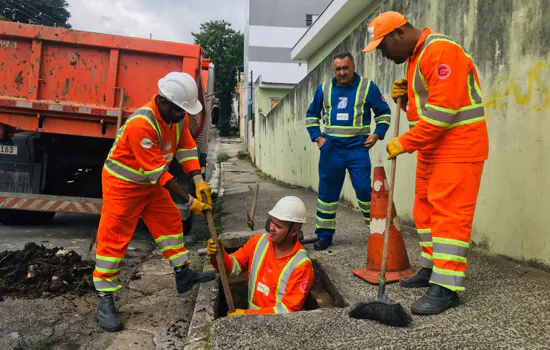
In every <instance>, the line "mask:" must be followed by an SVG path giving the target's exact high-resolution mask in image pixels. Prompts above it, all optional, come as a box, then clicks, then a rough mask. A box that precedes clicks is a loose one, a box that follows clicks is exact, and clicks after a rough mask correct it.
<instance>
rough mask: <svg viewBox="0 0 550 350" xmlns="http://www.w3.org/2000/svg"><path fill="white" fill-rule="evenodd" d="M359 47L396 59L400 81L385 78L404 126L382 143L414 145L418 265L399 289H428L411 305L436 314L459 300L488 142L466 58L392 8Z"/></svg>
mask: <svg viewBox="0 0 550 350" xmlns="http://www.w3.org/2000/svg"><path fill="white" fill-rule="evenodd" d="M368 30H369V33H370V34H371V35H372V39H371V41H370V43H369V44H368V45H367V47H365V50H364V51H372V50H374V49H378V50H379V51H380V52H381V53H382V55H383V56H384V57H385V58H387V59H389V60H392V61H393V62H395V63H396V64H401V63H405V62H407V79H403V80H398V81H396V82H395V83H394V84H393V88H392V98H393V99H394V100H396V99H397V98H399V97H402V98H403V100H404V101H405V103H406V102H407V101H408V105H407V106H405V104H402V106H401V107H402V108H403V109H404V110H406V112H407V119H408V121H409V126H410V130H409V131H408V132H406V133H404V134H403V135H401V136H400V137H396V138H394V139H392V140H391V141H389V143H388V145H387V151H388V153H389V159H392V158H394V157H396V156H398V155H399V154H402V153H404V152H407V153H412V152H415V151H417V152H418V153H417V159H418V161H417V168H416V193H415V200H414V210H413V216H414V221H415V224H416V228H417V230H418V234H419V236H420V248H421V250H422V254H421V265H422V269H421V270H420V271H419V272H418V273H417V274H416V275H414V276H411V277H408V278H404V279H402V280H401V281H400V284H401V286H402V287H405V288H419V287H429V289H428V291H427V292H426V294H425V295H424V296H422V297H421V298H420V299H419V300H418V301H416V302H415V303H414V304H413V305H412V311H413V313H416V314H438V313H441V312H443V311H445V310H446V309H448V308H450V307H454V306H457V305H458V304H459V303H460V299H459V297H458V294H457V292H460V291H464V278H465V271H466V267H467V254H468V250H469V247H470V235H471V231H472V221H473V217H474V211H475V207H476V201H477V196H478V192H479V186H480V181H481V174H482V171H483V165H484V162H485V160H486V159H487V158H488V153H489V146H488V145H489V141H488V133H487V124H486V121H485V114H484V108H483V103H482V95H481V88H480V85H479V77H478V73H477V70H476V67H475V65H474V62H473V58H472V56H471V55H470V53H468V51H466V49H464V48H463V47H462V46H461V45H460V44H459V43H457V42H456V41H455V40H454V39H452V38H450V37H448V36H445V35H442V34H439V33H436V32H432V31H431V30H430V28H428V27H426V28H424V29H422V30H420V29H417V28H415V27H413V26H412V25H411V24H410V23H409V22H408V21H407V19H406V18H405V17H404V16H403V15H402V14H400V13H397V12H385V13H382V14H380V15H379V16H378V17H376V18H375V19H374V20H373V21H372V22H371V23H370V24H369V28H368Z"/></svg>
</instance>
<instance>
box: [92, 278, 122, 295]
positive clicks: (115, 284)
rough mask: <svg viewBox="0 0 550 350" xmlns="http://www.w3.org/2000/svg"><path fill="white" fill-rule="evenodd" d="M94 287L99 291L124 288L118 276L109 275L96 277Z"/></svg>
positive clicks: (113, 290) (112, 290)
mask: <svg viewBox="0 0 550 350" xmlns="http://www.w3.org/2000/svg"><path fill="white" fill-rule="evenodd" d="M93 281H94V287H95V289H96V291H98V292H115V291H117V290H119V289H120V288H122V286H121V285H120V283H119V281H118V276H113V277H109V278H106V279H103V278H99V277H94V278H93Z"/></svg>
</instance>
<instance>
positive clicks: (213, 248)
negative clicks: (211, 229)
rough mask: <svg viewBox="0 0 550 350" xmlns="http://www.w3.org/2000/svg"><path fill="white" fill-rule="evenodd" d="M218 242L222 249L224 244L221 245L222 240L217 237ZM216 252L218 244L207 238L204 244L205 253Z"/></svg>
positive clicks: (211, 253)
mask: <svg viewBox="0 0 550 350" xmlns="http://www.w3.org/2000/svg"><path fill="white" fill-rule="evenodd" d="M218 244H219V245H220V249H221V250H222V251H223V250H224V246H223V240H222V239H221V238H218ZM217 252H218V246H217V245H216V244H215V243H214V240H213V239H212V238H210V239H209V240H208V243H207V244H206V255H208V256H210V255H216V253H217Z"/></svg>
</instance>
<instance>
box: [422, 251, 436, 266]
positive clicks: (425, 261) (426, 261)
mask: <svg viewBox="0 0 550 350" xmlns="http://www.w3.org/2000/svg"><path fill="white" fill-rule="evenodd" d="M420 266H422V267H427V268H429V269H431V268H432V267H433V266H434V263H433V261H432V257H431V256H430V255H428V254H426V253H424V252H422V254H421V256H420Z"/></svg>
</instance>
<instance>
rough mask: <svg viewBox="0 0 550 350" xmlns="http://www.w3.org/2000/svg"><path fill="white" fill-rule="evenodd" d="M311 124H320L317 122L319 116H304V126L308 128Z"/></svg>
mask: <svg viewBox="0 0 550 350" xmlns="http://www.w3.org/2000/svg"><path fill="white" fill-rule="evenodd" d="M312 126H321V124H320V123H319V118H315V117H308V118H306V127H307V128H309V127H312Z"/></svg>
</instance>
